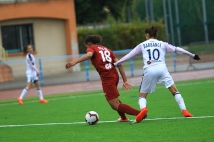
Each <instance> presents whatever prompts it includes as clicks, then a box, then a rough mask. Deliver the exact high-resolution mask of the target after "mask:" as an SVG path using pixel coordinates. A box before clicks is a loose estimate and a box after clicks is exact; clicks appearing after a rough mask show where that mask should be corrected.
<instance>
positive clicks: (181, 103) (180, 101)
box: [174, 92, 186, 110]
mask: <svg viewBox="0 0 214 142" xmlns="http://www.w3.org/2000/svg"><path fill="white" fill-rule="evenodd" d="M174 97H175V100H176V102H177V103H178V105H179V107H180V109H181V110H186V106H185V103H184V99H183V97H182V96H181V94H180V93H179V92H176V93H175V94H174Z"/></svg>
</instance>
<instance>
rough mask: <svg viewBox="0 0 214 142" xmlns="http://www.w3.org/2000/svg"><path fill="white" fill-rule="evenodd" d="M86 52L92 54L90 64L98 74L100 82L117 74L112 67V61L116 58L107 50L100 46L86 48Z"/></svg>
mask: <svg viewBox="0 0 214 142" xmlns="http://www.w3.org/2000/svg"><path fill="white" fill-rule="evenodd" d="M86 52H92V53H93V56H92V57H91V63H92V64H93V66H94V67H95V68H96V70H97V72H98V73H99V75H100V77H101V80H102V81H103V79H105V78H106V79H107V77H109V78H111V77H113V76H114V75H115V74H118V73H117V70H116V68H115V67H114V66H113V63H114V59H115V58H117V57H116V56H115V54H114V53H113V52H112V51H111V50H110V49H108V48H106V47H104V46H102V45H92V46H90V47H88V48H87V51H86Z"/></svg>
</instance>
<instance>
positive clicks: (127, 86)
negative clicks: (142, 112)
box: [122, 82, 132, 93]
mask: <svg viewBox="0 0 214 142" xmlns="http://www.w3.org/2000/svg"><path fill="white" fill-rule="evenodd" d="M122 89H125V90H126V93H127V92H129V91H130V90H132V86H131V85H130V84H129V83H128V82H124V83H123V87H122Z"/></svg>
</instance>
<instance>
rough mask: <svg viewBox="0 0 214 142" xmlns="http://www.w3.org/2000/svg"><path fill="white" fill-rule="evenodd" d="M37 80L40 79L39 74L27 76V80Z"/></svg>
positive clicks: (34, 81)
mask: <svg viewBox="0 0 214 142" xmlns="http://www.w3.org/2000/svg"><path fill="white" fill-rule="evenodd" d="M37 81H39V79H38V76H27V82H33V83H36V82H37Z"/></svg>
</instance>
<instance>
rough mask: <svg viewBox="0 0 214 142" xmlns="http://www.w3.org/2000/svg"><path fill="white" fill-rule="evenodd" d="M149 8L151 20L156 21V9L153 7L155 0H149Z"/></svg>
mask: <svg viewBox="0 0 214 142" xmlns="http://www.w3.org/2000/svg"><path fill="white" fill-rule="evenodd" d="M149 8H150V18H151V21H155V18H154V9H153V0H149Z"/></svg>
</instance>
